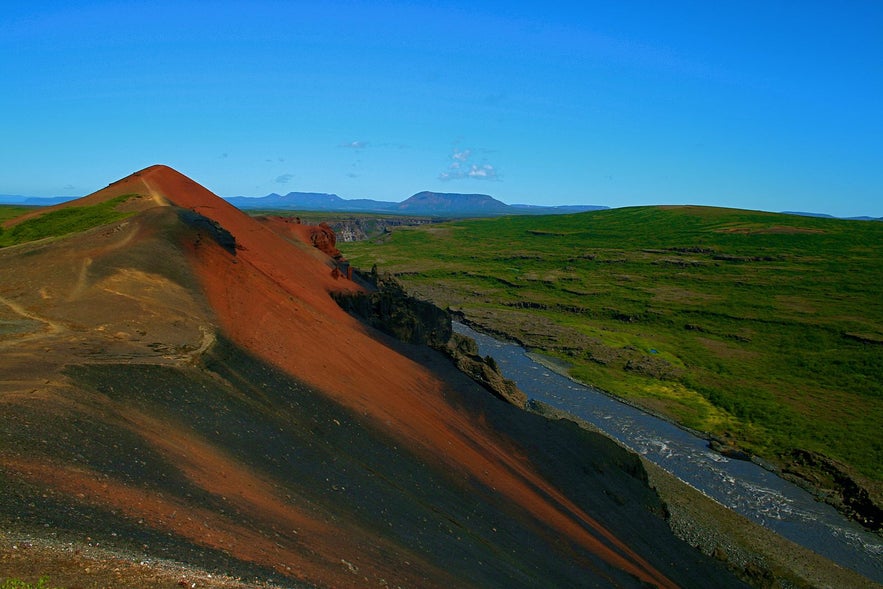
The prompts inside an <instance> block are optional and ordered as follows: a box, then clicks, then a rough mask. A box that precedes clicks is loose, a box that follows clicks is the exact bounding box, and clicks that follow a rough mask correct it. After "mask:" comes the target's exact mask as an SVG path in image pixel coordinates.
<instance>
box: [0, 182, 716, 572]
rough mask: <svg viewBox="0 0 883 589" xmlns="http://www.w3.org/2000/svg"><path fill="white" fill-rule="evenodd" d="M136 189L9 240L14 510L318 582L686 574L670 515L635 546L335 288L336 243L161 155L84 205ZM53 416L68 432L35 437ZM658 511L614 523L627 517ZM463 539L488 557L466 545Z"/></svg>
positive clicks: (338, 284) (3, 270) (6, 305)
mask: <svg viewBox="0 0 883 589" xmlns="http://www.w3.org/2000/svg"><path fill="white" fill-rule="evenodd" d="M122 194H134V195H137V196H134V197H132V198H130V199H129V200H128V201H126V202H125V203H123V204H122V205H120V210H130V211H133V212H135V213H137V214H136V215H135V216H133V217H130V218H129V219H128V220H126V221H124V222H121V223H119V224H116V225H115V226H114V227H111V228H101V229H97V230H92V231H89V232H86V233H84V234H80V235H75V236H72V237H69V238H65V239H63V240H57V241H51V240H50V241H49V242H46V243H39V244H32V245H27V244H26V245H25V246H18V247H16V248H8V250H9V251H0V280H2V282H0V284H3V287H0V288H2V290H0V303H3V305H0V307H3V313H5V315H6V316H8V317H10V318H14V319H15V321H14V323H16V325H20V328H16V330H12V331H10V332H8V333H4V332H2V331H0V350H3V351H4V354H5V356H4V358H3V363H2V367H3V370H4V373H5V374H6V375H7V376H6V377H4V379H3V380H2V381H0V382H2V385H3V389H0V410H2V411H4V414H6V415H8V416H9V419H8V421H7V428H6V430H4V432H0V433H3V434H4V437H0V481H2V480H4V478H5V480H8V481H14V482H15V484H16V485H17V487H15V488H16V489H17V491H16V492H15V493H16V494H13V493H12V492H9V493H7V495H6V496H5V497H0V511H2V509H4V508H5V509H6V510H7V511H9V510H13V509H15V508H16V507H15V506H17V505H18V506H20V505H24V504H27V505H31V506H32V505H34V501H37V502H39V501H41V500H40V499H39V497H41V496H42V497H43V499H44V500H45V501H47V502H48V503H47V504H46V506H45V507H43V508H37V511H38V512H40V511H41V510H43V511H42V513H43V514H42V515H41V514H40V513H35V514H31V515H30V516H28V517H30V519H28V517H25V518H24V521H30V522H34V523H36V522H40V521H43V520H41V517H43V518H44V519H45V518H48V517H49V516H48V515H46V514H56V512H57V513H60V514H63V513H65V510H69V511H70V513H78V514H86V515H85V516H83V517H86V518H89V517H96V518H99V520H100V518H102V517H107V518H110V519H111V520H112V521H113V522H116V525H119V526H122V527H126V526H130V527H133V528H134V529H136V530H138V531H137V533H136V532H132V534H134V535H136V536H138V535H139V534H141V535H143V536H144V538H148V537H150V538H151V539H152V540H150V541H147V540H144V541H143V543H144V549H145V550H148V548H147V546H148V545H149V544H151V543H156V544H162V543H164V542H168V540H167V538H176V539H179V541H180V543H181V545H182V546H184V545H186V546H188V547H189V548H188V550H191V551H196V552H195V554H196V556H190V557H186V556H180V555H174V554H173V555H172V556H173V557H175V558H179V559H182V560H188V559H189V560H191V561H193V560H198V559H200V558H205V559H206V560H207V561H209V562H210V563H212V562H215V563H217V562H220V563H221V564H214V565H213V566H215V567H220V566H224V564H223V563H228V566H234V567H235V566H239V567H245V569H242V570H250V569H248V567H249V566H253V567H255V568H254V570H255V571H257V572H256V573H255V574H257V575H260V574H261V571H275V573H276V574H278V575H282V576H283V578H287V579H289V580H291V581H292V582H294V581H300V582H305V583H309V584H311V585H318V586H327V587H333V586H362V585H368V584H370V585H374V586H377V585H384V584H387V583H393V584H400V585H402V586H440V587H441V586H445V587H450V586H466V585H469V584H472V583H475V584H476V585H479V586H487V585H489V584H492V581H494V583H493V584H496V583H499V584H500V585H501V586H502V585H505V586H512V585H516V586H517V585H519V584H522V585H524V586H532V585H536V584H537V583H538V582H539V580H541V579H544V578H546V579H547V580H548V579H559V580H560V579H570V581H568V582H567V583H568V584H570V583H573V582H574V579H582V580H583V581H585V582H586V584H588V585H596V584H601V585H607V584H613V585H623V584H624V585H631V584H635V585H639V584H641V583H648V584H651V585H656V586H660V587H673V586H676V583H675V582H673V581H672V580H670V578H671V577H672V575H673V574H674V575H675V576H677V575H681V576H682V578H683V579H693V580H694V581H695V579H696V578H697V576H698V577H701V576H702V575H703V574H704V573H703V572H702V570H704V569H703V568H702V567H705V566H710V565H707V564H706V563H704V561H701V559H700V558H699V556H698V555H695V554H693V553H691V552H690V551H689V550H688V549H686V547H684V549H683V551H682V552H677V554H686V555H687V556H686V557H685V560H684V562H683V563H677V562H671V560H672V559H674V558H676V557H675V556H672V554H670V553H665V551H664V550H663V549H662V548H660V549H659V550H660V551H661V552H660V553H659V554H657V548H656V547H655V546H654V542H656V541H658V543H659V545H660V546H667V545H668V544H672V545H675V544H676V543H677V542H676V541H675V540H674V538H672V537H667V536H663V537H659V538H647V537H641V538H640V542H638V544H639V548H635V547H633V546H632V545H631V543H630V542H626V541H623V540H621V539H620V538H619V537H618V534H617V533H614V532H613V531H611V529H610V526H611V523H614V524H617V525H618V522H616V521H613V522H611V521H610V519H609V518H608V521H607V523H602V522H600V521H599V520H598V514H597V513H596V515H594V516H593V515H590V514H589V511H588V509H587V508H588V507H590V505H588V504H589V503H590V502H591V501H590V499H587V498H586V497H580V498H579V500H578V501H575V500H574V497H573V493H572V492H571V493H569V494H568V493H566V492H564V491H562V490H561V489H560V488H559V486H558V485H557V484H555V483H553V482H550V480H549V477H548V476H546V475H545V474H541V471H543V470H544V468H545V469H546V470H548V468H547V467H545V466H544V465H543V464H541V463H539V462H537V461H538V458H536V456H538V454H537V452H539V451H540V450H537V449H536V448H534V446H533V445H530V447H529V448H527V447H522V446H521V445H520V444H519V442H518V440H516V439H513V438H512V437H511V434H507V433H504V432H502V431H500V430H499V428H498V427H497V426H496V425H494V423H496V421H495V420H496V419H497V418H496V415H497V414H496V413H494V414H492V415H489V414H485V413H482V412H477V413H475V412H472V411H469V410H468V407H469V406H470V403H471V404H472V405H473V406H476V405H477V406H480V407H482V410H481V411H487V410H488V408H490V409H491V410H493V409H494V407H496V406H497V405H494V403H498V402H497V401H495V400H494V401H487V400H481V401H468V400H467V397H464V396H463V393H460V392H457V391H455V390H453V389H452V388H451V385H450V384H449V383H448V382H446V381H445V380H442V379H441V378H440V377H439V376H437V372H435V371H433V370H430V369H428V368H426V367H424V366H423V365H421V364H418V363H417V362H415V361H414V360H412V359H410V358H409V357H407V356H405V355H403V354H402V353H401V352H400V351H398V349H397V348H395V347H394V346H393V345H392V344H390V343H388V342H387V343H385V342H386V340H384V339H383V338H382V337H380V336H378V335H377V334H376V333H374V332H372V331H370V330H368V329H367V328H365V327H364V326H363V325H362V324H361V323H359V322H358V321H357V320H355V319H353V318H352V317H350V316H349V315H347V314H346V313H345V312H344V311H342V310H341V309H340V308H339V307H338V306H337V304H336V303H335V302H334V300H333V299H332V297H331V296H330V293H331V292H334V291H344V290H346V291H358V290H359V287H358V286H356V285H355V284H354V283H352V282H350V281H347V280H345V279H343V278H337V277H336V274H335V273H333V267H334V266H333V263H332V261H331V259H330V258H329V257H327V256H326V255H324V254H322V253H320V252H318V251H317V250H315V249H314V248H311V247H309V246H307V245H305V244H298V243H294V242H292V241H291V240H290V239H286V238H285V237H284V236H282V235H280V234H279V233H277V232H276V231H273V230H272V229H271V228H269V227H267V226H265V225H262V224H261V223H260V222H258V221H256V220H254V219H252V218H251V217H249V216H247V215H245V214H243V213H242V212H241V211H239V210H238V209H236V208H235V207H233V206H231V205H230V204H228V203H227V202H226V201H224V200H222V199H220V198H218V197H217V196H215V195H214V194H212V193H211V192H209V191H208V190H206V189H205V188H204V187H202V186H200V185H199V184H197V183H196V182H194V181H193V180H191V179H189V178H187V177H185V176H183V175H181V174H180V173H178V172H176V171H174V170H172V169H170V168H168V167H165V166H153V167H150V168H147V169H145V170H142V171H141V172H138V173H136V174H133V175H132V176H129V177H128V178H125V179H123V180H121V181H119V182H117V183H114V184H112V185H110V186H109V187H108V188H106V189H104V190H102V191H99V192H97V193H95V194H93V195H90V196H89V197H86V198H84V199H81V200H80V201H78V202H77V203H76V204H79V205H84V204H85V205H87V204H94V203H97V202H101V201H103V200H107V199H109V198H111V197H114V196H118V195H122ZM25 258H26V261H24V262H23V261H22V260H25ZM35 267H37V268H41V270H42V273H35V272H36V271H35V270H34V268H35ZM50 277H51V278H50ZM0 318H2V317H0ZM151 338H152V339H153V341H151ZM261 367H263V368H261ZM263 379H267V380H266V383H265V382H264V380H263ZM267 383H270V384H267ZM298 383H302V385H304V386H305V387H306V388H300V387H301V384H298ZM283 389H284V391H283ZM285 391H287V392H285ZM292 391H295V392H292ZM296 391H300V392H296ZM212 395H214V396H212ZM310 403H312V404H311V405H310ZM489 403H490V404H489ZM203 405H204V409H203V410H202V411H199V410H197V409H198V407H202V406H203ZM309 407H311V408H309ZM499 411H500V412H501V413H500V414H501V415H503V414H505V415H510V414H511V415H512V417H509V418H507V419H509V420H511V421H512V422H513V423H514V422H517V423H519V424H522V423H524V424H525V425H519V427H523V428H527V427H530V428H533V429H531V430H530V431H536V432H540V431H543V432H545V431H546V430H547V429H549V428H550V427H551V426H550V425H548V424H545V423H539V421H537V420H533V418H532V417H531V418H530V419H529V418H528V417H527V416H522V414H521V412H520V411H519V410H516V409H514V408H512V407H509V406H506V405H503V404H499ZM506 412H510V413H506ZM512 412H515V413H512ZM329 415H331V416H333V417H328V416H329ZM321 416H325V418H324V419H325V421H324V422H322V420H321V419H320V417H321ZM537 419H539V418H537ZM525 420H527V421H525ZM540 421H541V420H540ZM320 422H321V423H320ZM528 422H529V423H528ZM41 423H42V424H44V425H46V424H50V425H51V426H52V427H54V428H57V431H58V435H57V436H55V437H56V438H57V439H56V441H55V442H57V444H55V442H46V440H45V439H44V440H43V443H44V444H45V447H44V446H41V445H40V442H39V439H40V438H41V437H42V436H41V435H40V434H39V433H37V434H34V433H33V432H34V429H38V428H39V427H40V424H41ZM507 423H508V422H507ZM329 428H330V429H329ZM344 429H346V430H347V431H346V432H344ZM240 430H241V431H240ZM556 431H557V430H556ZM543 435H547V434H543ZM549 435H558V434H557V433H554V432H553V434H549ZM562 435H563V434H562ZM567 435H570V436H573V435H577V434H573V433H570V434H567ZM580 435H581V434H580ZM347 436H349V437H347ZM61 440H63V444H62V441H61ZM96 440H100V441H101V442H98V441H96ZM31 444H33V445H34V446H35V449H32V448H30V447H29V446H30V445H31ZM71 444H73V445H76V446H78V447H77V450H76V451H74V450H73V449H71V448H69V446H70V445H71ZM102 444H103V446H106V447H103V448H100V449H96V448H95V446H96V445H102ZM127 444H128V445H127ZM537 444H539V442H537ZM535 445H536V444H535ZM80 446H82V447H80ZM562 446H566V444H563V445H562ZM537 447H539V446H537ZM47 448H49V449H47ZM317 448H318V449H317ZM579 448H580V450H579V452H591V451H592V448H591V447H589V446H585V447H584V448H583V447H582V446H580V447H579ZM341 449H343V450H341ZM320 450H321V452H324V454H317V453H319V452H320ZM543 451H546V452H548V451H547V450H543ZM567 451H575V452H576V450H573V448H566V449H563V450H561V452H562V453H566V452H567ZM335 452H337V453H335ZM135 456H138V457H139V458H137V459H135V458H132V462H131V463H129V462H127V460H126V459H127V457H135ZM378 456H379V458H378ZM542 460H544V461H545V460H546V459H545V458H543V459H542ZM548 460H549V461H550V462H553V461H555V460H558V458H555V457H554V456H552V455H549V459H548ZM562 460H563V459H562ZM399 462H401V464H402V465H404V466H399ZM121 464H124V465H125V466H120V465H121ZM149 465H152V466H149ZM151 468H153V470H151ZM573 468H574V469H575V468H577V466H576V465H574V467H573ZM584 468H585V467H584ZM616 468H618V467H611V469H613V470H616ZM396 469H399V470H396ZM402 469H404V470H402ZM599 470H600V469H599ZM400 472H408V473H410V474H408V475H407V477H405V476H403V475H400V474H395V473H400ZM335 476H337V477H343V478H346V477H350V478H349V479H347V480H353V481H354V482H353V483H352V487H353V488H354V489H356V490H358V489H362V490H364V491H363V492H361V493H356V492H355V491H353V490H352V489H350V490H349V491H348V490H347V489H348V486H345V485H343V484H334V483H333V480H334V477H335ZM610 476H611V477H616V476H619V475H618V474H616V473H614V474H611V475H610ZM409 477H410V478H409ZM626 478H628V477H626ZM424 479H425V480H424ZM611 480H612V479H611ZM176 481H177V482H176ZM426 481H429V482H426ZM326 483H327V485H326ZM360 485H361V486H360ZM577 487H579V485H577ZM9 488H10V489H12V488H13V486H10V487H9ZM579 488H582V487H579ZM371 489H373V491H371ZM346 493H352V494H349V495H347V494H346ZM599 495H600V493H599ZM34 497H37V499H34ZM452 497H460V500H459V501H458V500H457V499H451V498H452ZM47 498H50V499H47ZM16 501H18V503H16ZM472 502H474V505H473V504H472ZM623 502H625V503H627V501H625V500H622V501H620V503H623ZM390 513H392V514H393V515H390ZM641 513H642V512H641V510H640V509H638V510H637V511H636V512H635V513H634V514H633V515H632V516H629V517H632V518H637V517H640V516H641ZM89 514H91V515H89ZM96 514H97V515H96ZM643 514H644V515H643V517H646V518H648V521H650V520H651V519H652V520H654V521H655V519H658V518H656V516H655V515H652V514H650V513H649V512H643ZM7 515H8V514H7ZM53 517H54V518H55V519H53V520H52V521H51V522H47V523H45V525H46V526H58V527H59V528H64V527H65V525H67V524H65V523H59V521H60V519H63V518H61V516H60V515H53ZM470 517H473V518H474V519H475V520H477V521H481V522H484V523H483V524H482V525H483V526H484V527H485V528H486V529H484V528H483V529H482V530H481V531H479V529H478V527H477V526H478V523H476V524H474V526H476V527H470V526H472V525H473V524H469V520H470ZM9 519H10V520H13V518H9ZM19 520H21V518H19ZM381 521H384V522H387V523H388V525H389V528H390V529H389V530H387V529H380V527H379V526H378V525H377V523H378V522H381ZM133 522H137V525H136V524H135V523H133ZM488 522H498V523H496V524H495V525H493V526H491V525H490V524H488ZM644 523H645V522H642V521H630V522H623V524H622V525H623V528H624V529H625V528H627V529H629V530H631V531H630V532H629V537H630V538H631V537H633V536H635V534H636V533H637V532H634V530H635V529H641V528H642V527H644ZM651 523H652V522H651ZM22 525H24V524H22ZM653 526H656V527H653ZM433 527H438V528H439V529H442V528H444V529H443V532H444V534H443V535H440V534H441V533H440V532H438V531H437V530H434V529H433V530H430V529H429V528H433ZM72 529H73V528H71V529H69V530H68V531H69V532H70V531H71V530H72ZM458 529H459V530H460V531H459V532H457V531H456V530H458ZM647 529H653V530H657V529H658V530H665V527H664V526H659V525H656V524H655V523H654V524H653V525H649V527H648V528H647ZM71 533H76V530H74V531H73V532H71ZM653 533H654V534H655V533H662V532H653ZM637 534H638V536H640V533H637ZM442 536H444V537H442ZM448 536H450V538H449V537H448ZM114 537H116V535H114ZM138 537H140V536H138ZM455 540H456V541H458V542H461V543H463V545H464V546H471V547H472V548H469V549H467V550H464V551H463V553H462V554H460V553H455V551H456V549H455V548H452V547H453V546H456V544H454V543H453V542H454V541H455ZM108 541H111V542H112V540H108ZM137 542H141V540H137ZM470 542H471V544H470ZM163 545H164V544H163ZM182 550H183V549H182ZM479 550H481V551H483V552H478V551H479ZM532 550H535V554H532V553H530V552H531V551H532ZM666 550H668V548H666ZM677 550H681V548H678V549H677ZM470 551H472V554H473V555H475V560H476V561H478V562H477V564H476V563H471V562H470V563H469V564H461V561H463V562H465V560H469V554H470ZM518 551H521V553H520V554H518V553H517V552H518ZM449 552H450V554H449ZM513 552H516V553H515V554H513ZM662 553H665V554H664V555H663V556H660V554H662ZM218 559H220V560H218ZM224 559H227V560H224ZM663 561H665V562H663ZM231 562H232V563H233V564H232V565H231V564H229V563H231ZM0 563H2V560H0ZM544 563H545V564H544ZM697 563H699V564H697ZM660 566H665V567H666V573H662V572H660V570H659V567H660ZM697 567H698V568H697ZM546 569H548V570H546ZM680 569H684V570H686V569H690V570H693V572H692V573H689V574H688V573H682V572H679V570H680ZM712 570H716V569H712ZM472 571H475V572H472ZM697 571H698V572H697ZM691 574H692V575H693V576H690V575H691ZM546 575H547V576H546ZM553 582H554V581H553ZM559 582H561V583H563V582H564V581H559Z"/></svg>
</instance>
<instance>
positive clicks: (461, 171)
mask: <svg viewBox="0 0 883 589" xmlns="http://www.w3.org/2000/svg"><path fill="white" fill-rule="evenodd" d="M473 151H474V150H472V149H457V148H454V152H453V153H452V154H451V156H450V159H451V163H450V164H448V168H447V169H446V170H444V171H443V172H442V173H441V174H439V175H438V179H439V180H442V181H443V182H448V181H450V180H463V179H471V180H501V178H500V175H499V174H498V173H497V169H496V168H495V167H494V166H493V165H492V164H490V163H488V162H487V161H485V160H482V161H481V162H479V163H475V162H472V153H473ZM480 151H482V150H480Z"/></svg>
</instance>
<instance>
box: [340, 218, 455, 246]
mask: <svg viewBox="0 0 883 589" xmlns="http://www.w3.org/2000/svg"><path fill="white" fill-rule="evenodd" d="M443 220H444V219H437V218H428V217H371V216H364V217H353V218H351V219H341V220H338V221H332V222H329V225H330V226H331V228H332V229H333V230H334V233H335V234H336V235H337V239H338V241H340V242H349V241H363V240H365V239H371V238H373V237H377V236H379V235H383V234H384V233H389V232H390V231H391V230H392V229H393V228H394V227H402V226H410V225H426V224H428V223H438V222H439V221H443Z"/></svg>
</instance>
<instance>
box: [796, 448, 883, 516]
mask: <svg viewBox="0 0 883 589" xmlns="http://www.w3.org/2000/svg"><path fill="white" fill-rule="evenodd" d="M782 459H783V461H784V462H786V466H785V467H783V468H782V476H783V477H784V478H787V479H789V480H791V481H793V482H795V483H797V484H799V485H801V486H802V487H804V488H806V489H807V490H809V491H810V492H811V493H813V494H814V495H816V496H817V497H818V498H819V499H821V500H823V501H825V502H826V503H829V504H831V505H833V506H834V507H836V508H837V509H838V510H839V511H841V512H842V513H843V514H844V515H846V516H848V517H850V518H852V519H854V520H856V521H857V522H859V523H860V524H862V525H863V526H865V527H866V528H868V529H870V530H873V531H876V532H880V531H881V530H883V507H881V501H880V499H881V497H880V495H881V494H880V492H879V490H877V492H874V490H873V489H869V488H868V487H866V486H863V485H862V484H861V482H860V481H859V479H858V477H855V476H852V475H851V474H850V473H849V472H848V469H847V468H846V466H845V465H843V464H841V463H839V462H836V461H834V460H831V459H830V458H828V457H826V456H823V455H821V454H819V453H817V452H810V451H808V450H800V449H797V450H793V451H792V452H791V453H790V454H789V455H787V456H783V457H782Z"/></svg>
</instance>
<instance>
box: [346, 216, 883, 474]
mask: <svg viewBox="0 0 883 589" xmlns="http://www.w3.org/2000/svg"><path fill="white" fill-rule="evenodd" d="M340 246H341V249H342V250H343V252H344V254H345V255H346V257H347V258H349V259H350V261H351V262H352V263H353V264H354V265H355V266H357V267H363V268H369V267H371V266H372V265H373V264H377V266H378V269H379V270H380V271H388V272H391V273H392V274H394V275H396V276H398V278H399V279H400V281H401V282H402V283H403V284H404V285H405V286H406V288H408V289H409V290H410V291H411V292H412V293H413V294H416V295H418V296H421V297H423V298H426V299H429V300H432V301H433V302H435V303H436V304H439V305H440V306H443V307H450V308H451V309H452V310H454V311H459V312H461V313H463V314H464V315H465V317H466V318H467V319H468V320H470V321H472V322H474V323H477V324H479V325H482V326H484V327H485V328H486V329H490V330H492V331H493V332H495V333H501V334H505V335H506V336H508V337H510V338H513V339H515V340H517V341H519V342H521V343H523V344H524V345H526V346H528V347H529V348H532V349H534V350H537V351H541V352H543V353H545V354H546V355H549V356H552V357H553V358H557V359H559V360H562V361H563V362H564V364H566V365H567V366H569V367H570V368H569V370H570V374H571V376H574V377H575V378H578V379H580V380H582V381H584V382H588V383H590V384H593V385H595V386H598V387H600V388H602V389H605V390H607V391H609V392H610V393H612V394H615V395H617V396H620V397H623V398H627V399H628V400H630V401H631V402H634V403H636V404H639V405H643V406H644V407H646V408H648V409H651V410H653V411H654V412H657V413H661V414H663V415H665V416H667V417H669V418H671V419H674V420H676V421H677V422H679V423H681V424H683V425H687V426H689V427H692V428H695V429H698V430H701V431H705V432H708V433H711V434H715V435H721V436H725V437H727V438H728V439H732V440H734V441H735V442H736V443H737V444H738V445H740V446H741V447H743V448H745V449H747V450H749V451H752V452H754V453H756V454H759V455H760V456H763V457H765V458H767V459H770V460H773V461H778V462H787V461H788V456H790V455H791V452H792V451H793V450H794V449H798V448H799V449H803V450H809V451H812V452H817V453H820V454H823V455H825V456H828V457H830V458H833V459H835V460H837V461H839V462H842V463H844V464H846V465H848V467H849V468H850V470H851V471H853V472H855V471H858V472H860V473H861V474H862V475H864V476H865V477H867V478H869V479H871V480H874V481H877V482H878V483H879V482H880V481H883V441H881V438H880V435H879V428H880V424H881V423H883V380H881V379H880V375H881V374H883V353H881V352H883V347H881V342H883V305H881V304H880V302H881V299H880V277H881V276H883V223H877V222H868V221H847V220H840V219H830V218H813V217H801V216H795V215H783V214H775V213H763V212H752V211H739V210H732V209H718V208H711V207H633V208H624V209H611V210H602V211H592V212H588V213H581V214H576V215H560V216H531V217H521V216H519V217H501V218H494V219H480V220H466V221H457V222H451V223H447V224H444V225H435V226H433V227H432V228H431V230H428V228H426V227H414V228H398V229H395V230H394V231H393V232H392V234H391V235H387V236H385V237H384V238H383V239H382V240H374V241H366V242H358V243H347V244H340Z"/></svg>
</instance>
